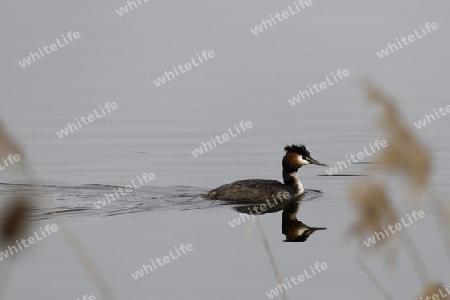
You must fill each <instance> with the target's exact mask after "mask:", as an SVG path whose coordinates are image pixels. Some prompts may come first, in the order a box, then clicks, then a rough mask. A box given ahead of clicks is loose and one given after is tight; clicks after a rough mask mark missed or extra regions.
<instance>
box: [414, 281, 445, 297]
mask: <svg viewBox="0 0 450 300" xmlns="http://www.w3.org/2000/svg"><path fill="white" fill-rule="evenodd" d="M440 291H444V293H445V288H444V286H443V285H442V284H440V283H432V284H429V285H428V286H426V287H425V289H424V290H423V292H422V294H420V296H419V297H417V299H418V300H424V299H431V297H433V295H434V294H437V295H438V296H439V295H440ZM427 296H428V298H427ZM434 298H435V297H433V299H434ZM437 299H442V298H441V297H440V296H439V297H437Z"/></svg>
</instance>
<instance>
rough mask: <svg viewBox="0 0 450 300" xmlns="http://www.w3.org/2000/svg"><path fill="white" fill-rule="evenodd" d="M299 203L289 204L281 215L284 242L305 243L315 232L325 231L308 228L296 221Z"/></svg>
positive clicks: (318, 228)
mask: <svg viewBox="0 0 450 300" xmlns="http://www.w3.org/2000/svg"><path fill="white" fill-rule="evenodd" d="M299 209H300V202H299V201H293V202H290V203H289V204H288V205H287V206H286V207H285V208H284V209H283V214H282V219H283V221H282V224H281V232H282V233H283V234H284V235H285V236H286V240H285V242H305V241H306V240H307V239H308V238H309V236H310V235H311V234H313V233H314V232H315V231H317V230H325V229H326V228H325V227H309V226H308V225H306V224H305V223H303V222H301V221H299V220H297V213H298V211H299Z"/></svg>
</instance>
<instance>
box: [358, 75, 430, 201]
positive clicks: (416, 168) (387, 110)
mask: <svg viewBox="0 0 450 300" xmlns="http://www.w3.org/2000/svg"><path fill="white" fill-rule="evenodd" d="M364 88H365V91H366V94H367V97H368V99H369V100H370V101H371V102H373V103H375V104H378V105H380V106H381V108H382V113H381V116H380V117H379V118H378V120H377V121H376V126H377V127H378V128H379V129H380V130H381V131H382V133H383V134H384V135H386V137H387V141H388V144H389V146H388V147H387V148H385V149H383V150H384V151H381V152H379V155H378V161H379V162H381V163H382V164H383V166H384V171H386V172H389V173H391V172H394V171H396V172H398V173H400V174H402V175H404V176H405V178H406V179H407V182H408V183H409V186H410V188H411V190H412V195H414V194H417V193H418V192H420V191H423V190H424V189H425V188H426V187H427V185H428V183H429V178H430V171H431V156H430V153H429V151H428V149H427V148H426V147H425V146H424V145H423V144H422V143H420V142H419V141H418V139H417V138H416V136H415V135H414V134H413V132H412V131H411V130H410V129H409V128H410V126H408V125H405V124H404V122H403V119H402V117H401V114H400V113H399V111H398V109H397V107H396V106H395V104H394V103H395V102H394V100H393V99H392V98H391V97H390V96H389V95H387V94H386V93H385V92H384V91H382V90H380V89H379V88H376V87H375V86H374V85H373V84H372V83H369V82H365V83H364Z"/></svg>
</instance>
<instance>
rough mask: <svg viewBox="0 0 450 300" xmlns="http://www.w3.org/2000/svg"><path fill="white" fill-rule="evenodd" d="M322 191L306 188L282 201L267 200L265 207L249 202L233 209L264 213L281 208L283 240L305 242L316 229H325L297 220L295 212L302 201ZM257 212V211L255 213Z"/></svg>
mask: <svg viewBox="0 0 450 300" xmlns="http://www.w3.org/2000/svg"><path fill="white" fill-rule="evenodd" d="M321 196H322V192H321V191H318V190H306V192H305V193H303V194H301V195H299V196H297V197H294V198H292V199H289V200H286V201H283V202H277V203H275V202H270V203H269V202H268V203H269V206H268V208H267V209H265V210H263V209H261V206H262V205H265V206H267V205H266V204H250V205H243V206H236V207H234V210H236V211H238V212H240V213H243V214H248V215H264V214H269V213H275V212H278V211H280V210H283V213H282V225H281V229H282V230H281V232H282V233H283V234H284V235H285V236H286V240H285V242H305V241H306V240H307V239H308V238H309V236H310V235H311V234H313V233H314V232H315V231H316V230H325V229H326V228H325V227H309V226H308V225H306V224H305V223H303V222H301V221H299V220H297V213H298V211H299V210H300V205H301V203H302V202H303V201H308V200H312V199H314V198H317V197H321ZM255 212H258V213H255Z"/></svg>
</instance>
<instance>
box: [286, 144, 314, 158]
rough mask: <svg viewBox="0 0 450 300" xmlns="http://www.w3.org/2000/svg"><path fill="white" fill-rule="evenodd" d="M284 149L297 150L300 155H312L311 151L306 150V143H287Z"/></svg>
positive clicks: (288, 150)
mask: <svg viewBox="0 0 450 300" xmlns="http://www.w3.org/2000/svg"><path fill="white" fill-rule="evenodd" d="M284 151H286V152H295V153H298V154H300V155H305V156H308V157H310V156H311V154H310V153H309V151H308V150H306V147H305V145H301V144H292V145H286V147H284Z"/></svg>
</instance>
